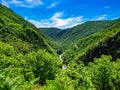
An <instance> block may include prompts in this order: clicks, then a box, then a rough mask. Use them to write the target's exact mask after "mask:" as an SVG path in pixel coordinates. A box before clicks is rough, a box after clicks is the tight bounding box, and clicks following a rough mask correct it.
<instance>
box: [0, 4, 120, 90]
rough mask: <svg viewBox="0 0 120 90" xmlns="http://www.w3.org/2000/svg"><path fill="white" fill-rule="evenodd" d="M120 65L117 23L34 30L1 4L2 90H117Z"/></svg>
mask: <svg viewBox="0 0 120 90" xmlns="http://www.w3.org/2000/svg"><path fill="white" fill-rule="evenodd" d="M8 13H9V14H8ZM119 65H120V19H114V20H100V21H87V22H85V23H82V24H79V25H77V26H74V27H72V28H68V29H59V28H54V27H52V28H37V27H36V26H34V25H33V24H32V23H30V22H29V21H27V20H25V19H24V18H22V17H21V16H19V15H18V14H16V13H15V12H14V11H12V10H11V9H9V8H7V7H6V6H3V5H2V4H0V90H119V89H120V66H119Z"/></svg>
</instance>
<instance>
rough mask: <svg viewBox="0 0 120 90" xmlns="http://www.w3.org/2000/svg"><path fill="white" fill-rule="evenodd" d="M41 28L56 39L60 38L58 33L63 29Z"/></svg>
mask: <svg viewBox="0 0 120 90" xmlns="http://www.w3.org/2000/svg"><path fill="white" fill-rule="evenodd" d="M39 30H40V31H42V32H43V33H45V34H47V35H48V36H50V37H51V38H53V39H54V40H58V38H57V34H58V33H59V32H61V31H62V30H61V29H58V28H39Z"/></svg>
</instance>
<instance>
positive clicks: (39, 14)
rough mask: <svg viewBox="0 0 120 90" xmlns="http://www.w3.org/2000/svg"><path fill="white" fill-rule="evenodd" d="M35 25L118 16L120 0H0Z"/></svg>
mask: <svg viewBox="0 0 120 90" xmlns="http://www.w3.org/2000/svg"><path fill="white" fill-rule="evenodd" d="M0 2H1V3H2V4H3V5H5V6H7V7H9V8H11V9H12V10H13V11H14V12H16V13H17V14H19V15H21V16H22V17H23V18H25V19H26V20H29V21H30V22H32V23H33V24H35V25H36V26H37V27H58V28H69V27H72V26H75V25H77V24H80V23H83V22H85V21H89V20H111V19H116V18H120V0H0Z"/></svg>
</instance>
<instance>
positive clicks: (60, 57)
mask: <svg viewBox="0 0 120 90" xmlns="http://www.w3.org/2000/svg"><path fill="white" fill-rule="evenodd" d="M59 59H60V61H63V59H62V54H60V55H59ZM62 69H63V70H65V69H67V66H66V65H65V64H63V65H62Z"/></svg>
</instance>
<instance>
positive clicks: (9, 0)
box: [2, 0, 44, 8]
mask: <svg viewBox="0 0 120 90" xmlns="http://www.w3.org/2000/svg"><path fill="white" fill-rule="evenodd" d="M2 4H3V5H5V6H7V7H9V6H10V5H15V6H20V7H27V8H33V7H36V6H39V5H43V4H44V3H43V2H42V1H41V0H2Z"/></svg>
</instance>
